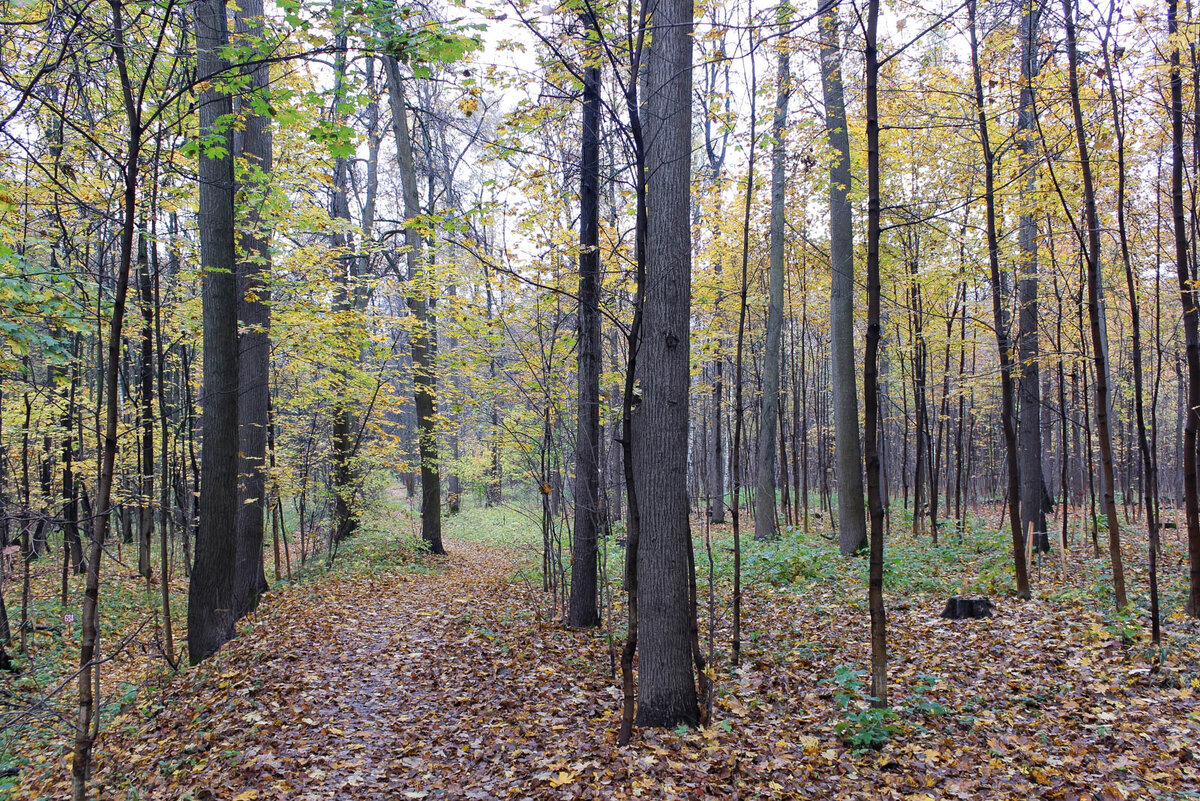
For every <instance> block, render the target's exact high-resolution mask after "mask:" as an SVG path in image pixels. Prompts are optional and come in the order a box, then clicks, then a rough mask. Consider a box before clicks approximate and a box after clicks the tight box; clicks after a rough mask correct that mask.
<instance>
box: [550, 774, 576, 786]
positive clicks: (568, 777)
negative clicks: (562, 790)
mask: <svg viewBox="0 0 1200 801" xmlns="http://www.w3.org/2000/svg"><path fill="white" fill-rule="evenodd" d="M573 781H575V774H574V773H572V772H571V771H569V770H560V771H559V772H558V775H557V776H551V777H550V786H551V787H562V786H563V785H564V784H570V783H571V782H573Z"/></svg>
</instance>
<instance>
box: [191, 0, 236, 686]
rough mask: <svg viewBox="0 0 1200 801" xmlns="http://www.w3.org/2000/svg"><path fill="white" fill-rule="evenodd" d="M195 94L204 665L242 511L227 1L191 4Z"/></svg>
mask: <svg viewBox="0 0 1200 801" xmlns="http://www.w3.org/2000/svg"><path fill="white" fill-rule="evenodd" d="M195 25H196V73H197V76H198V77H199V79H200V80H201V81H203V82H205V83H204V84H203V85H204V86H205V88H204V90H203V91H202V92H201V93H200V108H199V122H200V142H199V162H200V165H199V172H198V177H199V183H200V187H199V197H200V211H199V217H198V222H199V226H200V262H201V269H202V271H203V275H202V281H203V300H204V309H203V316H204V389H203V396H202V400H201V405H202V407H203V409H204V414H203V416H202V417H201V421H200V422H201V427H202V431H203V437H204V449H203V451H201V457H200V458H201V462H200V526H199V529H198V530H197V533H196V562H195V565H193V567H192V575H191V581H190V582H189V584H188V658H189V659H190V660H191V662H192V664H196V663H198V662H200V661H201V660H204V659H207V658H208V657H209V656H212V655H213V654H214V653H216V651H217V649H219V648H220V647H221V646H222V645H224V644H225V643H226V642H228V641H229V640H230V639H232V638H233V624H234V616H233V587H234V583H233V577H234V571H235V565H236V562H237V538H236V532H237V515H238V508H237V507H238V440H239V430H238V284H237V269H236V267H237V263H236V255H235V251H236V248H235V243H234V203H233V191H234V176H233V135H232V128H231V127H230V125H229V115H231V114H232V113H233V103H232V100H231V98H230V96H229V94H228V92H226V91H225V90H224V88H223V87H222V86H221V85H220V77H219V76H221V75H222V74H223V73H225V72H226V71H227V70H228V69H229V66H230V65H229V62H228V61H227V60H226V59H225V58H224V57H223V55H222V53H223V51H224V49H225V48H226V47H228V45H229V28H228V23H227V20H226V4H225V0H204V2H201V3H198V4H197V5H196V12H195Z"/></svg>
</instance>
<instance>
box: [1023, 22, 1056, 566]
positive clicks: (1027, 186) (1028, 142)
mask: <svg viewBox="0 0 1200 801" xmlns="http://www.w3.org/2000/svg"><path fill="white" fill-rule="evenodd" d="M1041 15H1042V6H1041V0H1024V2H1023V3H1022V12H1021V27H1020V35H1021V85H1020V107H1019V109H1018V111H1017V144H1018V145H1019V147H1020V154H1019V160H1020V169H1021V171H1022V172H1023V173H1024V176H1023V177H1024V180H1023V181H1021V183H1020V186H1019V187H1018V191H1019V192H1020V208H1021V217H1020V221H1019V222H1018V232H1017V243H1018V248H1019V250H1020V260H1019V263H1018V265H1017V302H1018V303H1019V304H1020V305H1019V312H1018V314H1017V362H1018V365H1019V367H1020V369H1019V371H1018V381H1017V394H1018V399H1019V400H1020V409H1019V412H1018V416H1017V426H1018V431H1017V445H1018V447H1019V448H1020V456H1021V458H1020V470H1021V530H1022V531H1025V532H1033V536H1034V537H1035V540H1034V547H1036V548H1038V549H1039V550H1043V551H1046V550H1049V549H1050V540H1049V535H1048V534H1047V533H1046V514H1047V513H1048V512H1049V510H1050V496H1049V493H1047V492H1046V480H1045V477H1044V475H1043V472H1042V453H1043V450H1042V393H1041V387H1042V379H1041V372H1040V370H1039V369H1038V358H1039V352H1040V351H1039V347H1038V299H1037V294H1038V261H1037V259H1038V256H1037V229H1038V222H1037V217H1036V215H1035V214H1034V211H1033V208H1032V205H1033V204H1034V202H1035V201H1034V197H1035V189H1036V186H1037V166H1036V165H1037V142H1036V141H1035V138H1034V136H1035V130H1036V126H1037V120H1036V118H1035V117H1034V88H1033V81H1034V79H1035V78H1036V77H1037V74H1038V70H1039V67H1040V64H1039V60H1038V38H1037V37H1038V22H1039V20H1040V19H1041Z"/></svg>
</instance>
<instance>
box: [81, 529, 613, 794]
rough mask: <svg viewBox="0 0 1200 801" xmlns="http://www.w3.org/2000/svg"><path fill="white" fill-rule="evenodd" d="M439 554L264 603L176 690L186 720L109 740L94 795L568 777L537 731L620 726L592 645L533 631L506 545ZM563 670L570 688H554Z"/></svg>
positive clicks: (587, 637) (334, 790) (399, 790)
mask: <svg viewBox="0 0 1200 801" xmlns="http://www.w3.org/2000/svg"><path fill="white" fill-rule="evenodd" d="M446 548H447V551H448V552H449V553H450V556H449V557H447V558H444V559H443V558H429V562H428V563H429V569H421V568H418V569H416V570H406V571H404V572H391V573H387V574H384V575H377V576H361V575H360V576H354V577H353V578H347V579H335V580H331V581H323V582H314V583H312V584H310V585H302V586H299V587H296V588H294V589H292V590H288V591H286V592H283V593H280V594H279V595H276V596H274V597H270V598H268V599H267V600H266V601H265V608H264V614H262V615H259V616H257V617H256V619H255V620H254V621H253V623H252V626H251V628H250V630H249V631H242V632H240V633H239V637H238V638H237V639H236V640H235V641H234V642H233V643H231V644H230V645H229V646H228V647H227V648H226V649H225V650H223V651H222V652H221V653H220V655H219V656H218V657H217V658H216V659H215V660H213V662H212V664H211V665H210V666H208V665H206V666H205V667H204V668H202V669H201V670H197V671H192V672H190V673H188V674H185V676H183V677H182V678H181V679H180V682H181V683H182V684H184V685H185V687H183V688H178V689H179V690H182V692H179V691H178V690H177V691H176V692H173V693H171V694H172V695H174V696H175V699H176V703H178V702H179V701H183V702H184V703H185V704H187V706H190V707H191V710H192V711H193V713H194V714H183V713H181V712H182V710H180V709H178V707H175V706H174V705H171V706H170V707H168V708H167V709H166V710H162V711H159V712H157V714H155V715H154V716H153V717H152V718H151V719H150V720H149V721H147V724H146V725H145V727H144V728H142V729H141V730H140V732H139V733H138V736H136V737H135V738H134V739H133V741H130V740H128V739H127V738H126V737H125V736H123V735H122V734H121V733H120V731H119V730H117V731H114V733H113V734H110V735H107V736H106V737H105V738H104V739H103V740H102V742H101V744H100V766H101V767H100V771H99V772H98V774H97V781H98V783H99V784H101V785H110V786H121V785H123V784H125V783H127V782H128V783H130V784H133V785H135V786H137V787H139V788H140V790H141V792H142V793H143V795H142V796H141V797H151V798H176V797H180V795H181V792H183V791H185V790H190V791H191V795H192V797H195V798H222V799H226V798H233V799H252V798H255V799H267V798H281V799H282V798H287V799H319V798H363V799H373V798H394V797H400V798H402V797H410V798H424V797H433V798H497V797H505V796H507V795H509V792H510V790H511V788H512V787H513V786H519V785H525V787H526V789H525V790H524V791H522V794H523V795H525V794H528V793H529V792H530V788H528V783H529V781H530V777H531V775H533V774H537V775H539V776H541V781H539V782H537V784H540V785H541V786H542V787H543V788H544V789H545V790H546V791H548V792H551V795H555V794H556V793H554V792H552V791H553V785H551V784H549V783H548V781H547V780H548V779H549V778H552V777H553V776H554V775H557V771H559V770H560V769H563V768H566V763H565V761H564V759H565V756H563V757H560V756H555V754H554V752H553V751H552V750H550V749H547V748H546V745H545V738H546V737H547V735H551V734H553V732H554V731H563V730H566V729H568V728H569V729H572V730H573V731H575V732H586V731H589V730H591V731H592V732H593V734H594V733H595V727H594V726H593V725H591V724H588V723H587V721H588V719H589V718H592V717H594V716H596V715H600V714H607V715H608V716H610V717H613V716H615V715H617V714H619V694H616V693H615V688H614V687H613V681H612V680H611V679H610V678H609V677H608V675H607V674H608V655H607V647H606V645H605V641H604V639H603V636H602V635H601V634H597V633H594V632H593V633H581V632H564V631H563V630H562V629H561V628H556V629H555V630H554V631H553V632H550V631H548V629H549V628H550V627H548V626H547V625H545V624H542V623H539V622H538V621H537V620H536V618H535V615H534V614H533V610H532V609H531V608H530V605H529V603H528V602H527V600H523V596H527V592H526V590H525V588H524V586H523V585H522V584H521V583H520V582H517V581H515V580H514V575H515V572H516V571H517V570H518V568H519V566H520V558H519V554H518V553H517V552H516V551H514V550H513V549H511V548H505V547H501V546H495V545H489V544H484V543H481V542H478V541H475V540H467V539H462V540H454V539H447V541H446ZM545 633H549V634H550V635H551V636H548V637H544V636H543V634H545ZM559 660H563V661H569V662H570V663H571V664H572V665H573V667H574V668H575V669H574V670H573V671H572V672H573V673H575V674H576V675H575V676H573V677H572V679H571V680H565V679H562V678H558V679H555V678H554V677H555V674H556V673H557V672H558V668H556V667H554V664H555V663H557V662H559ZM547 679H551V680H549V681H548V680H547ZM184 699H187V700H184ZM615 720H616V719H615V717H614V720H613V723H614V724H615ZM538 740H541V741H542V742H540V743H539V742H538ZM114 752H115V753H114ZM514 768H515V770H514ZM106 774H108V775H106Z"/></svg>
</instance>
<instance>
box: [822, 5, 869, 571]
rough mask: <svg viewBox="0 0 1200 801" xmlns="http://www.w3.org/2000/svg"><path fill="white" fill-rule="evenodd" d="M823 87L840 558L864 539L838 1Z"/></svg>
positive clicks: (829, 22) (832, 8) (826, 32)
mask: <svg viewBox="0 0 1200 801" xmlns="http://www.w3.org/2000/svg"><path fill="white" fill-rule="evenodd" d="M818 9H819V10H820V15H819V26H820V30H821V85H822V88H823V89H824V96H825V135H826V136H827V137H828V139H829V147H830V149H831V150H832V151H833V160H832V161H831V162H830V165H829V264H830V271H831V273H832V278H831V282H830V289H829V358H830V371H831V373H832V375H831V376H830V383H831V384H832V385H833V419H834V429H835V443H834V447H835V449H836V451H837V453H836V461H837V475H838V547H839V549H840V550H841V552H842V555H843V556H849V555H850V554H852V553H854V552H855V551H857V550H858V549H859V548H860V547H862V544H863V543H864V542H866V540H867V522H866V511H865V510H864V508H863V454H862V449H861V445H860V440H859V431H858V379H857V378H856V377H855V356H854V229H853V222H852V219H851V216H850V200H849V194H850V135H849V133H848V131H847V128H846V105H845V101H844V100H843V93H842V64H841V49H840V45H839V44H838V13H837V3H836V2H834V3H827V2H825V0H819V3H818Z"/></svg>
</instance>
